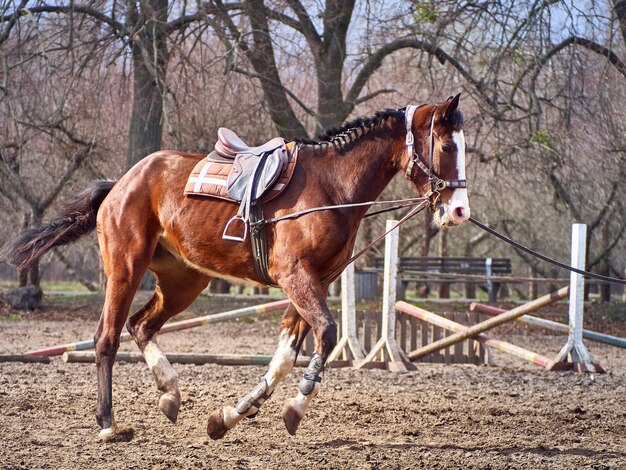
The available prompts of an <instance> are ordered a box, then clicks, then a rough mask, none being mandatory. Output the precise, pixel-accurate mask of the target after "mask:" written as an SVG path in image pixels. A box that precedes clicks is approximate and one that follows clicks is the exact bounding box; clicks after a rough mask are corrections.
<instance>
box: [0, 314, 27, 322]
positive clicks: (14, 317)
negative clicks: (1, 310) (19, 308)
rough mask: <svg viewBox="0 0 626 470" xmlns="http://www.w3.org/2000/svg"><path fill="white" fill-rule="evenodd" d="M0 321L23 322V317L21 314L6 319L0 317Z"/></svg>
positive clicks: (11, 315) (8, 316)
mask: <svg viewBox="0 0 626 470" xmlns="http://www.w3.org/2000/svg"><path fill="white" fill-rule="evenodd" d="M0 320H4V321H13V322H18V321H22V315H20V314H19V313H12V314H10V315H7V316H6V317H0Z"/></svg>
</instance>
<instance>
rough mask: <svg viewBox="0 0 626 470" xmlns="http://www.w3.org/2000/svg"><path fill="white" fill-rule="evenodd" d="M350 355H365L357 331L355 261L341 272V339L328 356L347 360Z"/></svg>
mask: <svg viewBox="0 0 626 470" xmlns="http://www.w3.org/2000/svg"><path fill="white" fill-rule="evenodd" d="M350 355H351V356H352V359H357V360H362V359H363V358H364V357H365V353H364V352H363V348H361V345H360V344H359V339H358V337H357V331H356V298H355V289H354V263H350V264H349V265H348V266H346V269H344V271H343V273H341V339H340V340H339V342H338V343H337V346H335V349H333V351H332V352H331V353H330V356H328V362H332V361H336V360H337V359H339V357H341V356H342V357H343V358H344V359H345V360H349V359H350V357H349V356H350Z"/></svg>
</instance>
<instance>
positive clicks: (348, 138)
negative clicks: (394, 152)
mask: <svg viewBox="0 0 626 470" xmlns="http://www.w3.org/2000/svg"><path fill="white" fill-rule="evenodd" d="M398 117H399V118H404V108H401V109H387V110H385V111H378V112H376V114H375V115H374V116H371V117H366V118H357V119H354V120H352V121H348V122H346V123H345V124H344V125H343V126H341V127H332V128H329V129H327V130H326V131H325V132H324V133H323V134H320V135H318V136H317V138H316V139H308V138H300V139H294V141H295V142H297V143H301V144H305V145H323V146H325V145H332V146H333V147H335V148H337V150H340V151H345V150H349V148H350V147H351V146H352V144H354V143H356V142H357V141H359V140H360V139H361V138H362V137H364V136H366V135H371V134H372V133H373V132H374V131H377V130H381V127H380V126H379V124H382V123H385V122H386V121H387V120H389V119H391V118H398Z"/></svg>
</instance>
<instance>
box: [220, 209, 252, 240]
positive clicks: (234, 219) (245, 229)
mask: <svg viewBox="0 0 626 470" xmlns="http://www.w3.org/2000/svg"><path fill="white" fill-rule="evenodd" d="M237 221H241V222H242V223H243V237H237V236H235V235H228V233H227V232H228V228H229V227H230V224H232V223H233V222H237ZM246 238H248V219H246V218H245V217H243V216H241V215H239V214H237V215H235V216H233V217H232V218H231V219H230V220H229V221H228V222H227V223H226V227H224V233H223V234H222V239H224V240H230V241H231V242H245V241H246Z"/></svg>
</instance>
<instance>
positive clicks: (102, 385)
mask: <svg viewBox="0 0 626 470" xmlns="http://www.w3.org/2000/svg"><path fill="white" fill-rule="evenodd" d="M148 249H149V247H146V251H148ZM129 251H130V250H129ZM106 253H107V252H105V251H103V255H105V256H104V261H105V272H106V274H107V285H106V295H105V300H104V306H103V308H102V315H101V316H100V321H99V323H98V327H97V329H96V334H95V337H94V343H95V350H96V369H97V373H98V403H97V405H96V421H97V422H98V424H99V425H100V427H101V428H102V430H101V431H100V435H99V436H100V438H102V439H110V438H112V437H115V435H116V434H117V433H118V430H117V428H116V425H115V420H114V418H113V364H114V363H115V355H116V354H117V349H118V347H119V338H120V334H121V332H122V328H123V327H124V322H126V318H127V317H128V311H129V310H130V306H131V303H132V300H133V297H134V295H135V292H136V290H137V287H138V286H139V282H140V281H141V277H142V276H143V274H144V272H145V270H146V268H147V266H148V262H149V261H148V260H149V256H148V255H146V256H142V255H140V254H137V253H135V256H132V255H131V254H127V255H126V257H119V258H116V259H113V258H111V257H109V256H106Z"/></svg>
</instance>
